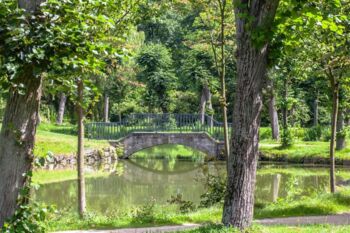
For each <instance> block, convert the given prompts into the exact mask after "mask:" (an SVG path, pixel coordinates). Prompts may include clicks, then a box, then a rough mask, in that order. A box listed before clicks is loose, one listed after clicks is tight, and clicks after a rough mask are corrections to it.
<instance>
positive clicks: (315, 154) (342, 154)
mask: <svg viewBox="0 0 350 233" xmlns="http://www.w3.org/2000/svg"><path fill="white" fill-rule="evenodd" d="M260 151H261V152H262V153H263V154H264V155H265V156H267V157H270V158H275V159H278V158H280V159H282V160H283V158H286V159H288V160H293V161H296V162H298V161H303V160H304V159H305V158H308V159H312V158H313V159H318V158H321V159H327V158H328V157H329V142H319V141H317V142H315V141H313V142H304V141H296V142H294V145H292V146H291V147H289V148H281V147H280V143H278V142H276V141H272V140H262V141H261V142H260ZM336 159H337V160H350V146H348V147H347V148H346V149H344V150H342V151H336Z"/></svg>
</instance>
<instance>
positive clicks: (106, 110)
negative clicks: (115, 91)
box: [103, 94, 109, 123]
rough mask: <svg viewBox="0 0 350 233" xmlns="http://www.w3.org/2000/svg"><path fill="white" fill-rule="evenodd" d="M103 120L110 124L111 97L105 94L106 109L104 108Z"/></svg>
mask: <svg viewBox="0 0 350 233" xmlns="http://www.w3.org/2000/svg"><path fill="white" fill-rule="evenodd" d="M103 113H104V114H103V119H104V121H105V122H106V123H107V122H109V96H108V95H107V94H105V98H104V108H103Z"/></svg>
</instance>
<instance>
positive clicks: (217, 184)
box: [199, 175, 226, 208]
mask: <svg viewBox="0 0 350 233" xmlns="http://www.w3.org/2000/svg"><path fill="white" fill-rule="evenodd" d="M205 185H206V187H207V191H206V193H204V194H202V195H201V202H200V205H199V206H200V207H204V208H207V207H210V206H213V205H215V204H217V203H221V202H223V200H224V197H225V194H226V179H225V177H222V176H212V175H210V176H208V178H207V180H206V182H205Z"/></svg>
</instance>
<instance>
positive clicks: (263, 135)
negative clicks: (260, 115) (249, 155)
mask: <svg viewBox="0 0 350 233" xmlns="http://www.w3.org/2000/svg"><path fill="white" fill-rule="evenodd" d="M267 139H272V130H271V128H267V127H264V128H260V140H267Z"/></svg>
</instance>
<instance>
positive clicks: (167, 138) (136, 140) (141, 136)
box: [117, 132, 223, 159]
mask: <svg viewBox="0 0 350 233" xmlns="http://www.w3.org/2000/svg"><path fill="white" fill-rule="evenodd" d="M117 143H118V144H121V145H122V147H123V156H122V158H124V159H127V158H129V157H130V156H131V155H132V154H134V153H136V152H138V151H140V150H143V149H147V148H151V147H154V146H159V145H164V144H177V145H183V146H187V147H191V148H193V149H196V150H199V151H201V152H203V153H205V154H207V155H208V157H211V158H215V157H218V156H219V155H220V154H221V152H222V150H223V144H222V142H220V141H217V140H215V139H213V138H212V137H210V136H209V135H208V134H207V133H204V132H194V133H152V132H134V133H131V134H129V135H128V136H126V137H124V138H122V139H120V140H118V142H117Z"/></svg>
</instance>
